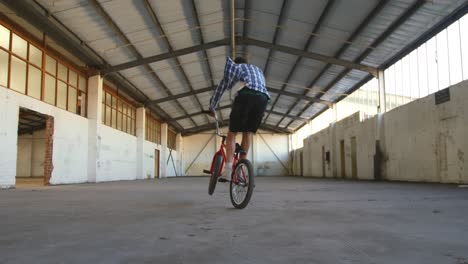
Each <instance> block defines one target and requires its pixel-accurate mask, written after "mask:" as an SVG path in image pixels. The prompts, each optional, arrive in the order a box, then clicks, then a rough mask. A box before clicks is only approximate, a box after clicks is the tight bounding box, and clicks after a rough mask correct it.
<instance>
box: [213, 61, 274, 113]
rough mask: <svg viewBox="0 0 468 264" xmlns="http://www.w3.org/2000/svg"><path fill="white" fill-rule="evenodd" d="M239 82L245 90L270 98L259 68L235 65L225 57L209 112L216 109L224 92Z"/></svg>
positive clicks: (250, 65)
mask: <svg viewBox="0 0 468 264" xmlns="http://www.w3.org/2000/svg"><path fill="white" fill-rule="evenodd" d="M239 81H241V82H244V83H245V86H246V87H247V88H249V89H252V90H254V91H258V92H262V93H264V94H266V95H267V96H268V97H270V95H269V94H268V91H267V89H266V86H265V76H263V72H262V70H261V69H260V68H259V67H257V66H255V65H252V64H246V63H245V64H244V63H242V64H236V63H235V62H234V61H233V60H232V59H231V58H229V57H227V59H226V66H225V67H224V77H223V79H222V80H221V82H220V83H219V84H218V87H217V88H216V90H215V93H214V94H213V96H212V97H211V99H210V110H211V111H214V110H215V109H216V107H217V106H218V103H219V100H220V99H221V96H223V93H224V92H225V91H226V90H231V89H232V87H234V85H235V84H236V83H237V82H239Z"/></svg>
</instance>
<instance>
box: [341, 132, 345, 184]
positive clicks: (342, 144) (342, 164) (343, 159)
mask: <svg viewBox="0 0 468 264" xmlns="http://www.w3.org/2000/svg"><path fill="white" fill-rule="evenodd" d="M340 161H341V178H346V160H345V142H344V140H340Z"/></svg>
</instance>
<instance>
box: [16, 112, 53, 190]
mask: <svg viewBox="0 0 468 264" xmlns="http://www.w3.org/2000/svg"><path fill="white" fill-rule="evenodd" d="M52 133H53V118H52V117H50V116H46V115H43V114H41V113H38V112H35V111H32V110H29V109H25V108H20V111H19V121H18V144H17V160H16V186H38V185H47V184H48V183H49V179H50V174H51V172H52V140H53V139H52V136H51V135H52Z"/></svg>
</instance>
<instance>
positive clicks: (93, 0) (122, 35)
mask: <svg viewBox="0 0 468 264" xmlns="http://www.w3.org/2000/svg"><path fill="white" fill-rule="evenodd" d="M90 3H91V5H92V6H93V7H94V9H95V10H96V12H97V13H98V14H99V15H100V16H101V17H102V19H104V21H105V22H106V23H107V25H108V26H109V27H110V28H112V30H113V31H114V32H115V33H116V34H117V35H118V36H119V38H120V39H121V40H122V41H123V42H124V43H125V44H126V45H128V48H129V50H130V51H131V53H132V54H133V55H134V56H135V57H136V58H137V60H141V59H143V56H142V55H141V54H140V52H138V50H137V49H136V48H135V47H134V46H133V45H132V43H131V41H130V40H129V39H128V38H127V36H126V35H125V33H123V31H122V30H121V29H120V28H119V26H118V25H117V24H116V23H115V21H114V20H113V19H112V17H111V16H110V15H109V14H108V13H107V12H106V11H105V10H104V8H103V7H102V6H101V4H100V3H99V2H98V1H97V0H90ZM143 66H144V68H145V70H146V71H147V72H148V73H149V74H150V76H151V77H152V78H153V80H154V81H155V82H156V83H158V84H159V85H160V86H161V87H162V88H163V89H164V90H165V92H166V93H167V94H169V95H172V92H171V91H170V90H169V89H168V88H167V87H166V85H165V84H164V83H163V81H162V80H161V79H160V78H159V76H158V75H157V74H156V73H155V72H154V71H153V69H152V68H151V67H150V66H149V64H143ZM176 103H177V106H178V107H179V108H180V109H181V110H182V112H184V113H186V114H188V113H187V110H185V108H184V107H183V106H182V105H181V104H180V103H179V102H178V101H176ZM190 120H191V121H192V123H193V124H194V125H197V123H195V121H194V120H193V119H190Z"/></svg>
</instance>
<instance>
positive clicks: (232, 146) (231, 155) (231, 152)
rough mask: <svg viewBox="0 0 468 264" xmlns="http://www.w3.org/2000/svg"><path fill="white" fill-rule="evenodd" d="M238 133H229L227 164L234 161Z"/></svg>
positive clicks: (227, 139)
mask: <svg viewBox="0 0 468 264" xmlns="http://www.w3.org/2000/svg"><path fill="white" fill-rule="evenodd" d="M236 136H237V133H236V132H231V131H229V132H228V134H227V138H226V163H231V165H232V162H233V161H234V150H235V148H236Z"/></svg>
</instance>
